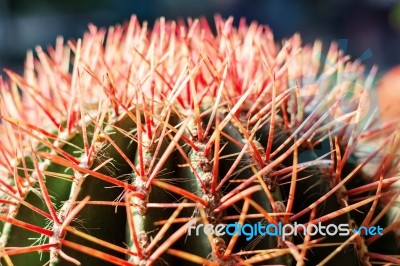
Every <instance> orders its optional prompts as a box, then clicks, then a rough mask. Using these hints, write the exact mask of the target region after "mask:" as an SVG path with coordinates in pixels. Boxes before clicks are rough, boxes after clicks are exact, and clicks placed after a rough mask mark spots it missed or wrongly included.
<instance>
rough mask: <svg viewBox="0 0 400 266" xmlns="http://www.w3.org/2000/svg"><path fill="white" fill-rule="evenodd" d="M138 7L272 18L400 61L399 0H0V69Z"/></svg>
mask: <svg viewBox="0 0 400 266" xmlns="http://www.w3.org/2000/svg"><path fill="white" fill-rule="evenodd" d="M134 13H135V14H137V15H138V17H139V19H140V20H141V21H143V20H148V21H149V23H150V24H152V23H153V21H154V20H155V19H156V18H157V17H159V16H165V17H166V18H168V19H176V18H185V17H188V16H190V17H198V16H202V15H204V16H206V17H207V18H208V19H209V20H210V21H211V20H212V18H213V15H214V14H215V13H220V14H222V15H223V16H224V17H227V16H230V15H233V16H234V17H235V18H236V22H237V21H238V18H239V17H246V18H247V20H248V21H251V20H257V21H258V22H260V23H262V24H268V25H270V26H271V28H272V30H273V31H274V34H275V36H276V40H280V39H282V38H285V37H289V36H290V35H292V34H293V33H295V32H300V33H301V34H302V36H303V40H304V42H312V41H313V40H314V39H316V38H319V39H321V40H323V42H324V44H325V47H327V46H328V45H329V43H330V41H332V40H336V41H338V40H339V41H340V44H341V46H342V49H343V50H346V52H347V53H349V54H351V55H352V58H361V60H362V61H363V62H364V64H366V66H367V67H371V66H372V65H374V64H378V65H379V67H380V71H385V70H387V69H389V68H390V67H392V66H394V65H396V64H399V63H400V53H399V52H398V48H399V47H400V1H397V0H301V1H300V0H284V1H283V0H201V1H199V0H151V1H149V0H147V1H139V0H86V1H82V0H69V1H61V0H58V1H55V0H0V69H1V70H0V73H2V69H3V68H4V67H7V68H11V69H14V70H16V71H17V72H21V71H22V66H23V62H24V57H25V53H26V50H28V49H34V47H35V46H36V45H41V46H44V47H46V46H48V45H53V44H54V42H55V39H56V37H57V36H58V35H63V36H65V37H66V39H69V38H77V37H80V36H81V35H82V33H83V32H84V31H85V30H86V28H87V25H88V23H90V22H93V23H94V24H96V25H98V26H108V25H112V24H115V23H123V22H125V21H127V20H129V18H130V16H131V14H134Z"/></svg>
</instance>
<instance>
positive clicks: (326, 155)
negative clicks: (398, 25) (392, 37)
mask: <svg viewBox="0 0 400 266" xmlns="http://www.w3.org/2000/svg"><path fill="white" fill-rule="evenodd" d="M232 23H233V19H232V18H229V19H228V20H223V19H222V18H220V17H218V16H217V17H216V19H215V31H213V29H212V28H211V27H210V26H209V24H208V23H207V22H206V21H205V20H204V19H199V20H197V19H196V20H188V21H187V23H184V22H181V21H179V22H175V21H170V22H168V21H166V20H165V19H163V18H161V19H160V20H158V21H157V22H156V23H155V26H154V29H152V30H149V29H148V28H147V24H146V23H143V24H140V23H139V22H138V21H137V19H136V17H134V16H133V17H132V19H131V20H130V22H129V23H127V24H126V25H122V26H121V25H117V26H115V27H110V28H109V29H108V31H106V30H105V29H98V28H96V27H95V26H93V25H90V26H89V31H88V32H87V33H86V34H85V35H84V36H83V38H82V39H79V40H78V41H69V42H68V43H67V44H65V43H64V41H63V39H62V38H59V39H57V42H56V45H55V48H49V50H48V52H44V51H43V50H42V49H41V48H37V49H36V53H37V56H36V57H35V56H34V55H33V53H32V52H28V55H27V60H26V67H25V71H24V74H23V76H20V75H18V74H16V73H14V72H12V71H11V70H6V73H7V74H8V78H7V81H2V80H0V88H1V105H0V108H1V121H2V123H1V126H0V130H1V146H0V147H1V149H0V151H1V153H0V165H1V167H0V170H1V176H2V178H1V179H0V182H1V183H0V185H1V186H0V189H1V202H0V203H1V214H0V220H1V227H0V228H1V264H2V265H178V264H179V263H180V264H181V265H266V264H267V265H269V264H274V265H294V264H296V265H317V264H318V265H370V264H377V265H380V264H385V263H388V264H390V263H392V264H400V257H399V255H397V254H399V247H398V245H397V244H396V243H397V242H396V237H397V234H396V229H397V228H398V225H399V221H398V219H397V217H396V215H397V211H396V202H397V198H398V196H399V193H400V192H399V191H398V189H395V188H394V187H393V186H392V184H393V183H395V182H396V181H397V180H398V179H399V176H397V168H396V167H397V164H398V158H397V157H396V156H395V155H396V154H395V151H396V148H397V144H398V134H397V130H396V124H395V123H394V122H393V123H387V124H384V125H381V124H380V123H379V119H377V116H376V112H375V109H374V108H372V106H373V103H374V102H373V101H372V99H373V97H371V95H372V93H373V89H374V86H375V84H374V78H375V74H376V68H373V69H372V70H371V71H369V72H368V73H367V74H366V75H364V72H365V71H364V68H363V66H362V65H360V64H359V63H358V62H357V61H356V62H351V61H349V58H348V56H346V55H344V54H343V53H342V52H341V51H340V50H339V49H338V46H337V45H336V44H332V46H331V47H330V49H329V51H328V52H327V54H326V59H325V60H321V59H322V58H323V56H322V45H321V42H319V41H316V42H315V43H314V44H313V45H307V46H302V44H301V39H300V37H299V36H298V35H294V36H293V37H291V38H290V39H288V40H286V41H284V42H283V43H282V44H281V45H277V44H276V43H275V40H274V38H273V35H272V33H271V31H270V29H269V28H268V27H265V26H261V25H258V24H256V23H251V24H246V23H245V21H244V20H241V21H240V22H239V26H238V27H237V28H236V27H234V26H233V24H232ZM214 32H216V33H214ZM21 92H22V93H21ZM20 95H22V96H20ZM232 224H236V225H242V228H245V226H246V225H256V224H258V225H259V226H261V225H262V226H265V227H266V228H269V229H271V228H274V226H276V228H277V227H278V226H284V227H285V228H289V226H290V225H295V224H301V225H303V226H304V227H299V229H298V230H297V231H296V232H294V231H293V232H287V231H286V229H285V231H284V232H283V233H284V234H286V235H285V236H283V235H282V232H281V233H279V234H278V233H277V232H276V231H274V230H272V231H271V230H269V229H268V230H264V233H263V234H261V233H260V234H258V233H256V232H255V231H254V232H253V235H251V237H249V235H248V234H247V233H246V232H244V233H242V234H240V235H239V234H233V235H232V236H230V235H228V234H227V233H225V234H220V233H218V232H217V231H214V232H213V233H205V231H204V230H198V232H200V233H197V234H195V233H196V232H195V231H194V230H193V228H200V227H198V226H200V225H201V226H202V228H203V229H204V228H205V227H207V228H212V227H214V228H216V227H218V226H219V228H223V229H224V230H225V229H226V228H227V227H223V226H222V225H232ZM318 224H320V226H321V225H322V226H325V227H326V228H328V227H329V229H330V231H329V229H328V233H329V232H331V233H330V234H327V233H324V232H322V231H320V230H319V231H315V230H316V229H315V227H313V225H318ZM267 226H268V227H267ZM339 226H343V227H346V228H348V233H347V234H346V235H339V234H338V233H337V232H335V230H336V229H335V228H337V227H339ZM313 228H314V229H315V230H314V229H313ZM357 228H365V229H369V228H375V229H377V228H378V229H379V228H380V230H381V231H379V232H380V233H381V234H376V232H378V231H375V234H372V233H371V231H367V230H359V231H357ZM353 229H355V230H353ZM375 229H374V230H375ZM189 231H190V233H191V234H190V236H189ZM223 232H226V231H223ZM332 232H333V233H332Z"/></svg>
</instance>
